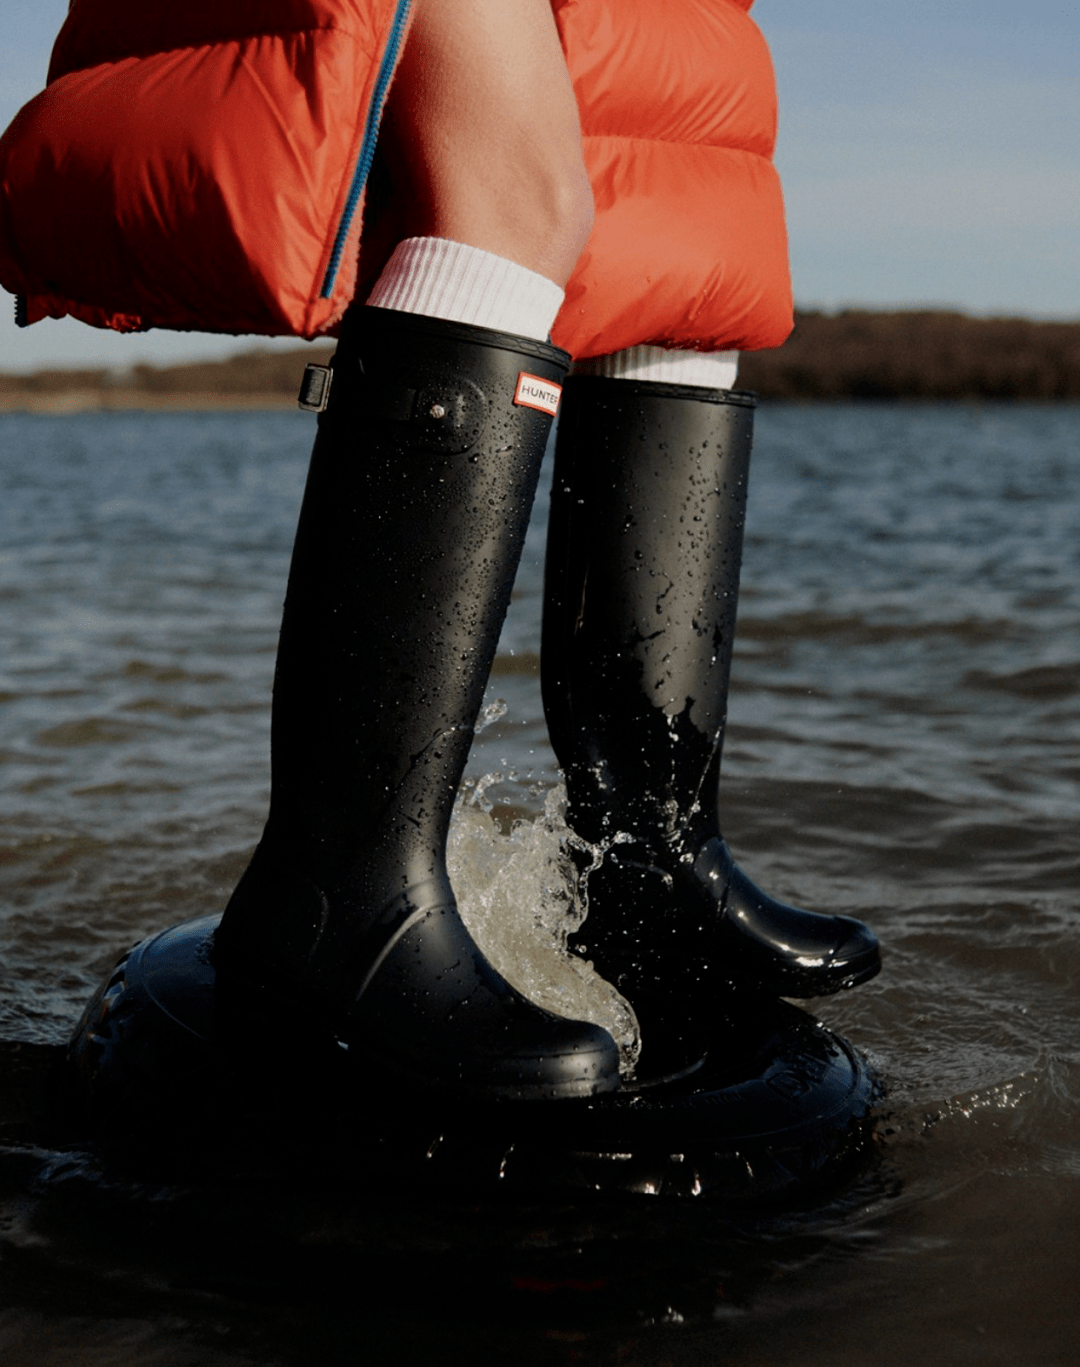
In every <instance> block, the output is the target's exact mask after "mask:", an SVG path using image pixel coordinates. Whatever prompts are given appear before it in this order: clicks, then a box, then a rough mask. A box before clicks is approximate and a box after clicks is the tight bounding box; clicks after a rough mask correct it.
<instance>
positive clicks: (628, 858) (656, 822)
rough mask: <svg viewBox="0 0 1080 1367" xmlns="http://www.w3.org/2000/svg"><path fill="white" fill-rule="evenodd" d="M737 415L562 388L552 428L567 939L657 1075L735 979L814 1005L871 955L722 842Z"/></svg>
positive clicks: (645, 390) (746, 401)
mask: <svg viewBox="0 0 1080 1367" xmlns="http://www.w3.org/2000/svg"><path fill="white" fill-rule="evenodd" d="M753 411H754V399H753V397H752V396H750V395H744V394H739V393H730V392H728V391H709V390H702V389H697V388H693V389H691V388H684V387H681V386H674V385H663V384H650V383H637V382H631V381H625V380H608V379H601V378H595V377H576V378H573V379H571V380H570V381H569V382H568V385H567V391H566V398H565V401H564V407H563V413H562V416H561V419H560V431H559V438H558V444H557V456H556V468H555V475H554V482H553V492H552V517H551V526H550V531H549V547H548V561H547V569H546V586H545V616H544V638H543V653H542V671H543V688H544V706H545V712H546V715H547V719H548V727H549V731H550V734H551V737H552V743H553V746H554V748H555V753H556V756H557V758H558V760H559V763H560V766H561V767H562V769H563V771H564V773H565V776H566V782H567V790H568V795H569V811H568V819H569V822H570V825H571V826H572V828H573V829H574V831H575V833H576V834H577V835H578V836H580V837H581V838H582V839H583V840H584V841H586V842H587V843H588V844H589V845H592V846H596V847H600V848H602V849H603V850H604V855H603V859H602V861H601V862H600V864H599V867H597V868H596V869H594V870H592V871H591V872H589V873H588V875H587V879H586V880H585V895H586V897H587V903H588V916H587V919H586V922H585V924H584V926H583V927H582V929H581V931H580V932H579V934H578V937H577V947H578V949H579V952H582V953H583V954H584V955H585V956H586V957H588V958H590V959H593V960H594V961H595V963H596V966H597V968H598V969H599V970H600V971H601V972H602V973H603V974H604V976H606V977H608V978H609V979H610V980H611V981H613V982H615V983H616V985H617V986H619V987H620V989H621V990H622V991H623V992H624V993H625V995H626V996H627V997H628V998H629V1000H630V1002H631V1004H632V1005H633V1006H634V1007H635V1010H636V1011H637V1012H638V1016H639V1020H640V1021H641V1024H642V1034H643V1040H644V1042H645V1048H646V1052H647V1053H648V1051H649V1047H650V1046H649V1038H650V1033H651V1034H652V1040H653V1049H652V1054H653V1058H654V1059H655V1058H657V1057H658V1056H660V1055H661V1054H663V1055H665V1059H664V1062H663V1063H662V1064H660V1066H661V1067H666V1066H668V1064H669V1063H672V1061H673V1060H677V1059H679V1058H682V1057H685V1058H689V1057H691V1056H692V1055H693V1052H694V1047H695V1046H694V1040H695V1038H697V1037H704V1036H705V1035H707V1033H708V1017H709V1012H710V1008H711V1004H712V1003H713V1002H714V1001H715V1000H716V999H717V997H718V996H719V995H721V994H723V993H725V992H727V991H729V990H730V984H732V983H734V984H737V985H738V986H740V987H742V988H747V989H751V990H764V991H768V992H770V993H776V994H780V995H791V996H815V995H822V994H824V993H829V992H834V991H836V990H838V989H839V988H840V987H842V986H844V985H847V984H849V983H851V982H854V981H861V980H863V979H864V978H866V977H869V976H872V974H873V973H874V972H876V971H877V967H878V963H879V959H878V951H877V946H876V942H875V941H874V939H873V936H872V935H871V934H870V932H869V931H867V930H866V928H865V927H863V926H862V925H861V924H860V923H859V922H856V921H853V920H851V919H849V918H845V917H833V916H822V915H819V914H817V913H814V912H809V911H804V910H802V909H800V908H796V907H789V906H786V905H785V904H783V903H780V902H777V901H776V900H775V899H773V898H770V897H768V895H767V894H765V893H762V892H761V891H760V890H759V889H757V888H756V887H755V886H754V885H753V883H751V882H750V880H749V879H748V878H746V877H745V875H744V874H742V872H741V871H740V870H738V869H737V868H736V866H735V865H734V863H733V862H732V860H731V856H730V854H729V852H728V850H727V847H726V845H725V844H724V842H723V839H722V836H721V833H720V821H719V813H718V807H717V803H718V792H717V789H718V783H719V775H720V756H721V749H722V745H723V736H724V725H725V721H726V713H727V695H728V683H729V678H730V671H731V660H732V649H733V643H734V634H735V618H736V609H737V603H738V590H739V573H740V567H741V558H742V542H743V525H744V520H745V509H746V493H747V478H748V474H749V462H750V450H751V443H752V431H753ZM583 862H584V861H583ZM658 1046H660V1047H658Z"/></svg>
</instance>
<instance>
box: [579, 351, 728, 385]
mask: <svg viewBox="0 0 1080 1367" xmlns="http://www.w3.org/2000/svg"><path fill="white" fill-rule="evenodd" d="M738 373H739V353H738V352H737V351H669V350H668V349H667V348H666V347H662V346H632V347H628V348H627V349H626V350H625V351H613V352H611V353H610V355H607V356H591V357H590V358H589V359H588V360H587V361H575V362H574V374H575V375H602V376H604V378H605V379H609V380H652V381H654V382H656V383H658V384H687V385H697V386H698V387H699V388H701V389H733V388H734V387H735V380H736V377H737V376H738Z"/></svg>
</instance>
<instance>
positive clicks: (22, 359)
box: [0, 0, 1080, 370]
mask: <svg viewBox="0 0 1080 1367" xmlns="http://www.w3.org/2000/svg"><path fill="white" fill-rule="evenodd" d="M148 3H152V0H148ZM162 3H164V0H162ZM66 9H67V0H3V13H2V17H0V126H6V125H7V123H8V122H9V121H10V119H11V117H12V116H13V115H14V113H15V111H16V109H17V108H18V107H19V106H20V105H21V104H22V103H23V102H24V101H25V100H27V99H28V98H30V96H31V95H33V94H34V93H36V91H37V90H38V89H40V87H41V85H42V84H43V82H44V77H45V69H46V66H47V63H48V54H49V49H50V47H51V45H52V40H53V37H54V36H55V33H56V30H57V29H58V28H59V26H60V23H61V22H62V20H63V16H64V13H65V11H66ZM754 17H755V18H756V19H757V21H758V23H759V24H760V25H761V27H762V29H763V30H764V31H765V33H766V36H767V37H768V39H769V41H770V43H771V44H772V49H773V56H774V59H775V61H776V66H777V73H778V77H779V83H780V97H781V133H780V143H779V147H778V157H777V160H778V163H779V166H780V170H781V174H782V176H783V179H784V185H785V190H786V195H787V205H788V223H789V230H790V235H791V254H792V265H793V268H794V274H795V296H796V299H797V300H798V302H799V303H800V304H802V305H804V306H811V307H822V308H828V309H835V308H840V307H843V306H845V305H856V306H857V305H864V306H868V307H873V308H890V307H897V308H912V307H917V306H920V305H929V306H942V307H950V308H959V309H963V310H966V311H968V312H972V313H980V314H986V313H1010V314H1024V315H1029V316H1035V317H1059V318H1070V319H1080V150H1078V149H1080V136H1078V133H1077V130H1078V129H1080V0H1076V3H1053V2H1052V0H1010V2H1009V3H1004V0H908V3H906V4H903V5H889V6H886V5H878V4H874V3H873V0H759V3H758V4H757V5H756V6H755V8H754ZM9 302H10V301H9V298H8V297H7V296H2V295H0V370H27V369H33V368H36V367H38V366H41V365H47V364H49V365H110V366H125V365H129V364H131V363H133V362H135V361H140V360H150V361H156V362H160V363H164V362H168V361H171V360H181V359H188V358H192V357H203V356H220V355H227V354H231V353H232V352H234V351H237V350H241V349H244V348H246V347H250V346H251V345H253V344H254V342H253V340H252V339H235V338H218V337H212V336H208V335H204V334H196V335H191V334H186V335H170V334H167V333H149V334H144V335H140V336H135V337H115V336H112V335H110V334H107V333H100V332H98V331H97V330H95V329H92V328H87V327H84V326H82V325H81V324H78V323H72V322H70V321H66V322H61V323H55V322H51V321H47V322H43V323H38V324H35V325H34V327H32V328H30V329H27V330H25V331H20V330H18V329H16V328H15V327H14V325H13V324H12V323H9V322H8V321H7V320H8V318H9V317H10V316H11V314H10V313H9V312H8V306H9ZM4 315H6V316H4ZM286 344H289V343H286ZM291 344H292V345H295V343H291Z"/></svg>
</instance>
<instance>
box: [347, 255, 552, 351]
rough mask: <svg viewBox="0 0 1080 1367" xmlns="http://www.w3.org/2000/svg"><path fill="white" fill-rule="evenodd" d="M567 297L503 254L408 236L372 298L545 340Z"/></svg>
mask: <svg viewBox="0 0 1080 1367" xmlns="http://www.w3.org/2000/svg"><path fill="white" fill-rule="evenodd" d="M562 301H563V291H562V290H561V289H560V288H559V286H558V285H556V283H555V282H554V280H549V279H548V278H547V276H546V275H538V274H537V272H536V271H531V270H529V269H528V267H526V266H519V265H518V263H517V262H516V261H508V260H507V258H506V257H504V256H496V255H495V253H494V252H485V251H483V250H481V248H479V247H469V246H466V244H465V243H463V242H450V241H449V240H448V239H447V238H444V237H408V238H406V239H405V241H404V242H399V243H398V245H397V246H396V247H395V248H394V252H393V255H392V256H391V257H390V260H389V261H388V262H387V263H386V265H385V266H384V267H383V269H382V274H381V275H380V276H379V278H378V280H376V282H375V288H374V289H373V290H372V291H371V294H370V296H369V298H368V301H367V302H368V303H369V304H372V305H374V306H375V307H376V308H381V309H399V310H400V311H401V312H402V313H423V314H426V315H427V316H428V317H429V318H445V319H447V320H449V321H451V322H455V323H473V324H475V325H476V326H477V327H485V328H494V329H495V330H496V331H498V332H509V333H513V335H514V336H515V337H532V338H534V339H535V340H536V341H538V342H543V341H546V340H547V335H548V333H549V332H550V331H551V325H552V323H553V322H554V321H555V315H556V314H557V313H558V311H559V309H560V307H561V306H562Z"/></svg>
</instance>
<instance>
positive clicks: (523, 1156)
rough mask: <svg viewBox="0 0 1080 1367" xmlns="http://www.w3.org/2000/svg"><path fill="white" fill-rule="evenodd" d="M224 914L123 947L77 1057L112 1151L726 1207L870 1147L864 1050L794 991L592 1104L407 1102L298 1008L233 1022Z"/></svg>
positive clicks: (756, 1004)
mask: <svg viewBox="0 0 1080 1367" xmlns="http://www.w3.org/2000/svg"><path fill="white" fill-rule="evenodd" d="M216 925H217V920H216V918H215V917H204V918H202V919H200V920H197V921H192V922H188V923H186V924H184V925H180V926H177V927H174V928H173V929H171V930H168V931H165V932H164V933H162V934H160V935H158V936H155V937H153V938H151V939H149V940H146V941H143V942H142V943H141V944H140V945H137V946H136V947H135V948H134V949H133V950H131V951H130V953H128V954H127V955H125V956H124V957H123V958H122V959H121V960H120V962H119V963H118V964H117V966H116V969H115V970H114V972H113V973H112V974H111V975H110V977H109V978H108V979H107V980H106V982H105V983H104V984H103V985H102V988H101V989H100V991H99V992H98V994H97V995H96V997H95V998H94V1000H93V1001H92V1002H91V1004H90V1006H89V1007H88V1008H87V1011H86V1013H85V1015H84V1017H83V1020H82V1021H81V1022H80V1024H79V1027H78V1029H77V1031H76V1033H75V1036H74V1039H73V1041H72V1044H71V1048H70V1060H71V1063H72V1065H73V1067H74V1070H75V1074H76V1077H77V1079H78V1083H79V1088H80V1091H81V1094H82V1096H83V1099H84V1101H85V1103H86V1104H87V1105H88V1106H89V1108H90V1112H91V1115H92V1116H93V1118H94V1122H95V1124H96V1125H97V1127H98V1128H99V1130H100V1131H101V1133H102V1135H103V1136H104V1139H105V1141H106V1143H107V1144H109V1145H112V1146H115V1147H118V1148H120V1149H122V1150H124V1151H126V1152H127V1153H131V1152H138V1151H140V1150H141V1151H143V1152H145V1151H151V1152H158V1153H159V1152H161V1151H163V1150H171V1151H173V1152H176V1153H180V1154H182V1155H186V1158H187V1159H188V1161H192V1160H194V1159H195V1158H196V1157H197V1159H198V1162H199V1163H200V1164H204V1165H207V1166H210V1167H215V1166H221V1167H223V1168H230V1167H231V1168H236V1167H240V1168H244V1167H245V1166H252V1165H255V1166H258V1165H260V1164H263V1163H265V1162H267V1161H269V1160H270V1159H273V1158H276V1159H280V1158H281V1157H282V1156H287V1157H288V1158H289V1160H290V1161H295V1160H296V1159H297V1158H298V1157H299V1158H300V1159H301V1161H307V1160H308V1159H309V1158H311V1157H313V1156H315V1155H318V1154H319V1153H320V1152H324V1153H328V1152H334V1153H335V1154H341V1153H342V1152H346V1153H347V1154H349V1155H350V1158H351V1160H352V1161H355V1162H356V1163H361V1164H368V1165H370V1172H371V1180H372V1181H400V1182H406V1183H410V1184H414V1183H416V1182H426V1181H433V1182H436V1183H438V1184H445V1185H450V1186H454V1185H471V1184H475V1183H479V1184H481V1185H489V1184H491V1185H501V1184H509V1185H520V1186H523V1187H540V1188H544V1189H553V1190H597V1191H623V1192H641V1193H643V1194H663V1195H670V1196H680V1197H699V1196H700V1197H711V1198H714V1199H718V1200H725V1201H744V1200H750V1201H755V1200H761V1199H765V1198H773V1197H776V1196H782V1195H791V1194H793V1193H796V1192H798V1191H800V1190H802V1189H804V1188H808V1187H810V1186H812V1185H814V1184H816V1183H819V1182H821V1181H823V1180H826V1179H827V1178H829V1177H830V1176H832V1175H835V1174H839V1173H841V1172H843V1171H845V1170H846V1169H847V1168H848V1167H849V1166H850V1165H852V1164H854V1163H857V1162H858V1161H859V1160H860V1159H861V1158H863V1157H865V1155H866V1153H867V1151H868V1149H869V1148H870V1147H871V1145H872V1114H873V1107H874V1104H875V1101H876V1099H877V1095H878V1087H877V1083H876V1082H875V1079H874V1078H873V1076H872V1074H871V1072H870V1071H869V1069H868V1068H867V1066H866V1064H865V1062H864V1060H863V1059H862V1058H861V1057H860V1056H859V1054H858V1053H857V1052H856V1051H855V1050H854V1049H853V1048H852V1047H851V1045H849V1044H848V1043H847V1042H846V1041H845V1040H843V1039H842V1038H840V1037H839V1036H837V1035H835V1034H834V1033H832V1032H830V1031H829V1030H827V1029H826V1028H825V1027H824V1026H822V1025H821V1024H820V1023H819V1022H818V1021H816V1020H814V1019H813V1017H811V1016H809V1015H807V1014H806V1013H805V1012H803V1011H800V1010H798V1009H797V1008H795V1007H793V1006H790V1005H788V1004H787V1003H783V1002H765V1001H763V1000H761V999H753V998H750V999H744V998H740V997H738V996H736V995H734V994H733V995H731V996H730V997H729V999H728V1001H727V1003H726V1005H725V1006H724V1008H723V1009H722V1010H721V1011H720V1012H718V1015H717V1020H716V1022H715V1029H714V1035H713V1039H712V1040H711V1042H710V1047H709V1050H708V1053H707V1055H706V1058H705V1060H704V1062H703V1063H702V1064H701V1066H700V1067H699V1068H698V1069H697V1070H696V1072H694V1073H693V1074H692V1075H690V1076H688V1077H685V1078H682V1079H680V1080H677V1081H673V1082H669V1083H666V1084H661V1085H656V1086H652V1087H648V1088H643V1089H635V1088H634V1087H633V1086H631V1087H628V1088H624V1089H622V1090H620V1091H617V1092H614V1093H610V1094H607V1095H604V1096H597V1097H593V1098H590V1099H588V1100H578V1101H573V1100H570V1101H557V1102H547V1103H528V1104H525V1103H512V1102H503V1103H499V1102H487V1103H476V1102H473V1101H470V1100H468V1099H464V1098H458V1099H454V1098H447V1097H443V1098H434V1097H430V1096H423V1095H416V1094H410V1093H409V1092H408V1091H407V1090H404V1089H402V1087H401V1086H400V1081H399V1080H395V1078H394V1076H393V1074H392V1073H388V1074H387V1075H385V1076H384V1077H380V1076H378V1075H377V1074H374V1073H373V1072H372V1070H371V1069H370V1067H369V1065H368V1061H367V1060H364V1061H363V1062H362V1064H361V1067H360V1068H359V1069H358V1068H357V1066H356V1061H355V1059H354V1058H352V1057H351V1051H350V1050H348V1049H345V1048H343V1047H341V1045H340V1044H339V1043H338V1042H337V1041H336V1040H335V1039H334V1038H333V1037H332V1036H328V1035H326V1034H324V1033H322V1032H321V1030H319V1029H313V1028H312V1023H311V1022H310V1021H307V1020H305V1019H304V1018H303V1017H302V1016H296V1017H295V1018H289V1017H288V1016H287V1015H283V1016H282V1018H281V1019H279V1020H278V1021H277V1022H273V1023H268V1022H266V1021H263V1020H257V1019H250V1018H249V1019H246V1020H236V1019H235V1018H234V1017H233V1008H232V1006H229V1007H228V1008H227V1009H226V1010H225V1011H224V1012H223V1011H222V1008H221V1001H220V999H219V998H218V997H217V996H216V994H215V974H214V968H213V962H212V947H213V934H214V930H215V927H216Z"/></svg>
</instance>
